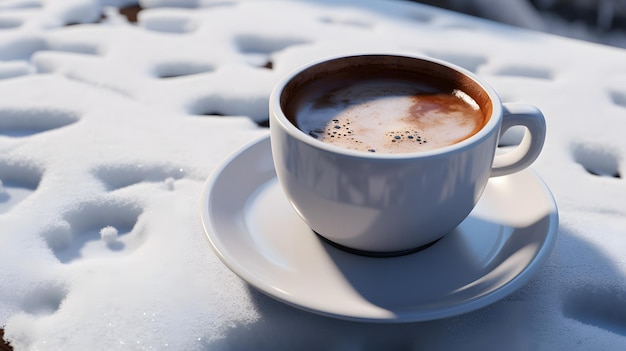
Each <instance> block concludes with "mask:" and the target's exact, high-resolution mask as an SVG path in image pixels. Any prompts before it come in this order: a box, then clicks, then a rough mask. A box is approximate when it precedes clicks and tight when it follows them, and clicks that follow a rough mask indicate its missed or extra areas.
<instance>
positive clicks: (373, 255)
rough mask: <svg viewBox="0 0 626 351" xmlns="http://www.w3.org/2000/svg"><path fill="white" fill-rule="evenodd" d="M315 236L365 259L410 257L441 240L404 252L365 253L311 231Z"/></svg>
mask: <svg viewBox="0 0 626 351" xmlns="http://www.w3.org/2000/svg"><path fill="white" fill-rule="evenodd" d="M313 232H314V233H315V234H317V236H318V237H319V238H320V239H322V241H324V242H326V243H328V244H329V245H331V246H333V247H335V248H337V249H339V250H341V251H345V252H347V253H351V254H355V255H360V256H367V257H378V258H386V257H398V256H405V255H410V254H414V253H416V252H419V251H422V250H425V249H427V248H429V247H431V246H433V245H434V244H435V243H437V242H438V241H439V240H441V238H439V239H437V240H435V241H432V242H430V243H428V244H425V245H422V246H419V247H415V248H411V249H406V250H399V251H382V252H380V251H366V250H359V249H354V248H351V247H347V246H343V245H341V244H337V243H336V242H334V241H332V240H330V239H327V238H325V237H324V236H323V235H320V234H319V233H317V232H315V231H313Z"/></svg>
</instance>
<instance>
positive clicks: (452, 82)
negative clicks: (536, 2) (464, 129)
mask: <svg viewBox="0 0 626 351" xmlns="http://www.w3.org/2000/svg"><path fill="white" fill-rule="evenodd" d="M387 78H390V79H392V80H393V79H400V80H402V82H403V83H408V84H409V85H410V84H413V83H415V85H416V86H422V85H424V84H425V85H426V86H428V87H430V86H435V87H436V89H440V90H441V92H443V93H448V94H455V95H458V94H457V93H458V92H461V94H463V96H461V98H463V99H467V98H468V97H469V100H471V104H475V105H477V106H478V108H479V109H480V111H481V113H482V118H483V122H481V123H482V124H481V125H480V126H479V127H478V128H477V130H476V131H474V134H472V135H469V136H467V137H465V138H461V139H459V140H458V141H456V142H454V143H452V144H451V145H446V146H442V147H437V148H434V149H430V150H426V151H409V152H399V153H387V152H371V151H374V150H355V149H351V148H349V147H345V146H342V145H336V144H332V143H327V142H325V141H324V140H320V138H319V137H314V136H311V135H309V134H310V132H307V130H306V129H304V128H302V127H301V126H300V124H301V123H303V122H299V120H298V118H299V117H298V113H299V112H298V111H299V109H300V108H301V107H302V106H304V105H303V104H307V103H309V105H311V103H313V105H315V104H321V103H322V102H323V103H328V101H326V100H328V96H327V95H328V94H332V93H333V92H335V91H337V89H341V87H342V86H347V87H358V86H359V85H360V84H370V85H371V84H376V82H377V79H381V80H382V81H385V80H386V79H387ZM372 82H373V83H372ZM342 84H343V85H342ZM427 89H428V88H427ZM315 91H321V93H319V94H321V95H319V94H318V95H319V96H322V97H323V99H322V98H320V97H319V96H317V97H314V95H312V94H313V93H312V92H315ZM437 91H438V92H439V90H437ZM324 94H326V95H324ZM359 94H361V95H363V94H362V93H357V94H356V95H355V96H357V97H359V98H360V95H359ZM368 94H369V93H368ZM366 95H367V94H366ZM382 95H384V94H382ZM324 96H325V97H324ZM311 99H318V100H316V101H313V102H311V101H307V100H311ZM349 99H350V95H349V94H344V95H343V96H341V98H340V100H341V101H342V103H348V102H349V101H346V100H349ZM346 106H347V105H346ZM269 109H270V137H271V148H272V156H273V160H274V165H275V169H276V173H277V177H278V180H279V182H280V184H281V187H282V189H283V191H284V193H285V194H286V196H287V199H288V200H289V202H290V203H291V205H292V206H293V208H294V209H295V211H296V212H297V213H298V215H299V216H300V217H301V218H302V219H303V220H304V221H305V222H306V223H307V224H308V226H309V227H310V228H311V229H312V230H313V231H314V232H315V233H317V234H318V235H320V236H321V237H322V238H324V239H326V240H328V241H329V242H330V243H332V244H334V245H336V246H339V247H341V248H343V249H346V250H348V251H355V252H357V253H362V254H369V255H381V256H386V255H398V254H403V253H408V252H413V251H415V250H418V249H420V248H423V247H426V246H428V245H430V244H432V243H434V242H436V241H437V240H438V239H440V238H442V237H443V236H445V235H446V234H447V233H449V232H451V231H452V230H453V229H454V228H455V227H456V226H457V225H459V224H460V223H461V222H462V221H463V220H464V219H465V218H466V217H467V216H468V215H469V213H470V212H471V211H472V209H473V208H474V206H475V205H476V203H477V202H478V200H479V198H480V196H481V194H482V192H483V190H484V188H485V186H486V184H487V181H488V180H489V178H490V177H496V176H503V175H507V174H510V173H513V172H517V171H520V170H522V169H524V168H526V167H528V166H529V165H530V164H531V163H532V162H534V160H535V159H536V158H537V157H538V155H539V154H540V152H541V149H542V147H543V143H544V139H545V134H546V124H545V120H544V117H543V115H542V113H541V112H540V111H539V110H538V109H537V108H535V107H533V106H531V105H526V104H506V103H504V104H503V103H502V102H501V100H500V98H499V97H498V95H497V94H496V92H495V91H494V89H493V88H492V87H490V86H489V85H488V84H486V83H485V82H484V81H483V80H481V79H480V78H478V77H476V76H475V75H474V74H472V73H471V72H469V71H467V70H465V69H463V68H460V67H457V66H455V65H453V64H451V63H448V62H445V61H441V60H437V59H433V58H428V57H421V56H413V55H404V54H403V55H395V54H366V55H352V56H342V57H333V58H329V59H325V60H323V61H318V62H313V63H310V64H308V65H306V66H304V67H302V68H300V69H298V70H296V71H295V72H293V73H291V74H289V75H287V76H286V77H285V78H284V79H282V80H281V81H280V82H279V83H278V84H277V85H276V86H275V88H274V90H273V91H272V94H271V97H270V102H269ZM357 114H358V113H357ZM357 117H359V116H357ZM386 124H387V123H386V122H380V123H379V124H377V125H378V127H376V128H380V129H381V131H383V132H384V131H385V128H387V125H386ZM513 126H523V127H525V128H526V133H525V135H524V138H523V139H522V142H521V143H520V144H519V145H518V146H517V147H515V148H514V149H513V150H512V151H510V152H508V153H504V154H497V155H496V149H497V147H498V140H499V137H500V136H501V135H502V134H503V133H504V132H505V131H506V130H507V129H509V128H510V127H513ZM407 133H408V131H407ZM397 137H398V136H396V138H397ZM402 137H404V136H402ZM413 140H415V139H413Z"/></svg>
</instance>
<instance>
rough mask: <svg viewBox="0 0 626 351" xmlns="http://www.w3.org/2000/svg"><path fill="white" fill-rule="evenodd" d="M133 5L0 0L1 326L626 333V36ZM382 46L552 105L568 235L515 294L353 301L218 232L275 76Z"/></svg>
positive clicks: (547, 151) (368, 6)
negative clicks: (207, 191)
mask: <svg viewBox="0 0 626 351" xmlns="http://www.w3.org/2000/svg"><path fill="white" fill-rule="evenodd" d="M131 4H133V2H132V1H122V0H119V1H113V0H108V1H107V0H71V1H66V0H57V1H46V2H43V1H32V0H11V1H5V2H3V3H2V4H0V9H1V11H0V78H1V79H0V96H2V99H0V180H1V181H2V183H1V184H2V186H1V187H0V325H4V329H5V339H7V340H9V341H10V342H11V344H12V345H13V346H14V348H15V349H16V350H86V349H89V350H127V349H131V350H161V349H172V350H232V349H256V350H259V349H260V350H265V349H267V350H276V349H300V348H302V347H309V348H313V349H342V350H343V349H355V350H360V349H381V348H387V349H423V348H427V349H458V348H459V347H461V346H462V347H464V348H465V349H469V350H473V349H498V348H500V349H508V350H527V349H538V350H555V349H556V350H589V349H594V350H613V349H619V348H621V347H623V346H622V345H624V343H625V342H626V327H625V326H624V319H623V316H624V315H626V283H624V282H625V281H626V279H624V278H625V276H626V259H625V258H624V255H623V252H624V251H625V250H626V229H625V228H626V202H624V198H626V184H625V183H624V178H625V177H626V165H625V163H624V159H625V157H626V151H625V150H626V138H624V137H623V131H624V130H625V128H626V118H625V117H626V65H625V64H624V62H626V51H624V50H622V49H617V48H612V47H608V46H601V45H597V44H591V43H587V42H582V41H575V40H571V39H564V38H560V37H555V36H551V35H546V34H540V33H536V32H532V31H527V30H520V29H516V28H512V27H506V26H503V25H499V24H495V23H491V22H484V21H481V20H478V19H476V18H472V17H465V16H462V15H459V14H455V13H451V12H447V11H443V10H440V9H435V8H431V7H426V6H422V5H419V4H414V3H408V2H402V1H376V0H366V1H358V2H356V1H354V2H350V1H317V2H311V1H285V0H268V1H245V0H241V1H236V0H221V1H217V0H202V1H180V2H177V1H172V0H145V1H142V2H141V4H142V6H143V7H144V8H146V10H144V11H142V12H140V14H139V22H138V23H137V24H133V23H129V22H128V21H127V20H126V19H125V18H124V17H123V16H121V15H119V14H118V13H117V11H116V10H115V9H113V8H112V6H125V5H131ZM101 13H105V14H106V17H105V18H104V19H103V20H102V21H101V22H100V23H97V24H90V23H91V22H94V21H96V20H98V19H99V18H100V14H101ZM72 23H85V24H81V25H73V26H65V25H66V24H72ZM368 51H369V52H371V51H394V52H412V53H421V54H426V55H431V56H435V57H438V58H441V59H445V60H449V61H451V62H453V63H456V64H458V65H461V66H464V67H466V68H468V69H470V70H472V71H474V72H476V73H477V74H478V75H480V76H481V77H483V78H484V79H485V80H487V81H488V82H490V83H491V84H492V85H493V86H494V87H495V88H496V90H497V91H498V92H499V93H500V94H501V96H502V98H503V100H505V101H522V102H527V103H532V104H535V105H536V106H538V107H539V108H541V109H542V110H543V111H544V113H545V115H546V118H547V124H548V138H547V141H546V146H545V148H544V151H543V153H542V155H541V156H540V158H539V159H538V160H537V161H536V162H535V164H534V165H533V168H534V169H535V170H536V171H537V172H538V173H539V174H540V175H541V176H542V177H543V178H544V180H545V181H546V183H547V184H548V185H549V187H550V188H551V190H552V191H553V193H554V195H555V197H556V199H557V202H558V205H559V212H560V223H561V224H560V229H559V239H558V242H557V245H556V247H555V249H554V251H553V253H552V255H551V257H550V258H549V260H548V262H547V264H546V265H545V266H544V268H543V269H542V270H541V272H540V273H539V274H538V275H537V277H536V278H535V279H533V280H532V281H531V282H530V283H529V284H527V285H526V286H525V287H523V288H522V289H520V290H518V291H517V292H515V293H514V294H512V295H510V296H509V297H508V298H506V299H504V300H502V301H500V302H497V303H495V304H494V305H492V306H489V307H487V308H484V309H481V310H479V311H475V312H472V313H468V314H465V315H462V316H458V317H454V318H449V319H444V320H437V321H431V322H423V323H409V324H402V325H386V324H385V325H382V324H360V323H354V322H346V321H339V320H333V319H329V318H326V317H320V316H316V315H313V314H310V313H307V312H303V311H299V310H296V309H294V308H292V307H287V306H285V305H283V304H281V303H280V302H276V301H274V300H272V299H270V298H268V297H265V296H263V295H261V294H260V293H258V292H257V291H255V290H253V289H251V288H249V287H248V286H247V285H246V284H245V283H244V282H242V281H241V280H240V279H239V278H237V277H236V276H235V275H234V274H233V273H232V272H230V271H229V270H228V268H226V267H225V266H224V265H223V264H222V263H221V261H220V260H219V259H218V258H217V256H216V255H215V254H214V253H213V252H212V251H211V249H210V247H209V245H208V243H207V240H206V238H205V234H204V232H203V229H202V226H201V223H200V219H199V208H200V199H199V196H200V191H201V188H202V185H203V182H204V181H205V179H206V177H207V176H208V175H209V174H210V172H211V171H212V170H213V169H214V168H215V167H216V166H217V164H218V163H219V162H220V161H221V160H223V159H224V158H225V157H226V156H227V155H228V154H229V153H231V152H233V151H234V150H236V149H237V148H239V147H241V146H242V145H244V144H246V143H247V142H249V141H250V140H253V139H255V138H257V137H260V136H262V135H266V134H267V130H266V129H265V128H262V127H259V126H258V124H257V123H256V122H263V121H264V120H265V119H267V101H268V97H269V93H270V90H271V88H272V87H273V85H274V84H275V83H276V82H277V81H278V79H280V78H281V77H282V76H283V75H285V74H286V73H287V72H289V71H291V70H293V69H294V68H296V67H298V66H300V65H302V64H304V63H306V62H308V61H310V60H312V59H317V58H321V57H325V56H329V55H334V54H338V53H353V52H368ZM513 139H515V138H514V137H513Z"/></svg>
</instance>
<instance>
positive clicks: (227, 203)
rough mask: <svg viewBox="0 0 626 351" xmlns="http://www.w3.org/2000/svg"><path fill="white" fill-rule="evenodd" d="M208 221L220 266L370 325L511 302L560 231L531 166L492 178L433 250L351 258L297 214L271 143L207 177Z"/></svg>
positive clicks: (288, 299) (286, 296) (247, 150)
mask: <svg viewBox="0 0 626 351" xmlns="http://www.w3.org/2000/svg"><path fill="white" fill-rule="evenodd" d="M202 221H203V223H204V228H205V230H206V233H207V236H208V238H209V241H210V242H211V244H212V246H213V249H214V250H215V252H216V253H217V254H218V256H219V257H220V258H221V260H222V261H223V262H224V263H225V264H226V265H227V266H228V267H229V268H230V269H231V270H232V271H233V272H235V273H236V274H237V275H239V276H240V277H241V278H243V279H244V280H245V281H246V282H248V283H249V284H251V285H252V286H254V287H255V288H257V289H259V290H261V291H262V292H264V293H266V294H268V295H269V296H272V297H274V298H276V299H278V300H280V301H283V302H285V303H288V304H290V305H293V306H296V307H298V308H301V309H304V310H308V311H311V312H315V313H319V314H322V315H327V316H332V317H337V318H343V319H350V320H358V321H372V322H414V321H423V320H431V319H437V318H444V317H449V316H453V315H458V314H461V313H465V312H469V311H472V310H476V309H478V308H481V307H484V306H486V305H488V304H491V303H493V302H495V301H497V300H499V299H501V298H503V297H505V296H506V295H508V294H510V293H511V292H513V291H515V290H516V289H518V288H519V287H521V286H522V285H523V284H524V283H526V282H527V281H528V280H529V279H530V278H531V277H532V276H533V275H534V274H535V273H536V272H537V271H538V270H539V269H540V267H541V266H542V264H543V263H544V262H545V261H546V259H547V257H548V255H549V254H550V252H551V250H552V247H553V246H554V243H555V241H556V237H557V228H558V214H557V208H556V204H555V201H554V199H553V197H552V194H551V193H550V190H549V189H548V188H547V186H546V185H545V184H544V183H543V182H542V181H541V179H540V178H539V176H537V175H536V174H535V173H534V172H532V171H530V170H526V171H523V172H519V173H517V174H514V175H511V176H506V177H498V178H492V179H491V180H490V181H489V184H488V185H487V189H486V190H485V192H484V195H483V196H482V198H481V200H480V202H479V203H478V205H477V206H476V208H475V209H474V211H473V212H472V213H471V215H470V216H469V217H468V218H467V219H466V220H465V221H464V222H463V223H462V224H461V225H460V226H459V227H458V228H457V229H455V230H454V231H453V232H451V233H450V234H448V235H446V236H445V237H444V238H443V239H441V240H440V241H438V242H437V243H435V244H434V245H433V246H431V247H430V248H427V249H425V250H423V251H420V252H417V253H414V254H411V255H406V256H400V257H393V258H375V257H365V256H358V255H354V254H350V253H347V252H344V251H341V250H339V249H336V248H335V247H333V246H331V245H329V244H327V243H324V242H323V241H322V240H320V239H319V238H318V237H317V236H316V234H314V233H313V232H312V231H311V230H310V229H309V228H308V227H307V226H306V225H305V224H304V222H303V221H302V220H301V219H300V218H299V217H298V215H297V214H296V213H295V211H294V210H293V209H292V208H291V206H290V205H289V203H288V201H287V199H286V198H285V196H284V194H283V192H282V190H281V188H280V185H279V184H278V181H277V179H276V174H275V172H274V165H273V162H272V155H271V151H270V143H269V138H267V137H266V138H263V139H260V140H257V141H255V142H253V143H251V144H250V145H248V146H246V147H244V148H242V149H241V150H239V151H238V152H237V153H235V154H234V155H233V156H231V157H230V158H229V159H227V160H226V161H225V162H224V163H223V164H222V165H221V166H220V167H218V168H217V170H216V171H215V172H214V173H213V175H212V176H211V177H210V178H209V180H208V181H207V183H206V184H205V187H204V191H203V197H202Z"/></svg>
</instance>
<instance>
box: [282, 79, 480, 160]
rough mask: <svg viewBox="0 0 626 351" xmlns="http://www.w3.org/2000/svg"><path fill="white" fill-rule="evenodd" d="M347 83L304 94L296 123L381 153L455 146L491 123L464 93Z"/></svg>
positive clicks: (332, 140)
mask: <svg viewBox="0 0 626 351" xmlns="http://www.w3.org/2000/svg"><path fill="white" fill-rule="evenodd" d="M344 78H345V79H344V80H343V81H340V80H336V79H335V80H333V79H331V78H329V80H328V82H325V83H324V82H322V83H321V84H320V83H318V84H317V86H313V87H309V88H308V89H303V91H305V92H304V93H303V94H301V95H300V97H299V99H298V100H299V102H298V104H297V106H296V107H295V108H294V110H293V112H294V116H293V117H292V122H293V123H294V124H295V125H296V126H297V127H298V128H299V129H300V130H302V131H303V132H305V133H307V134H309V135H310V136H312V137H314V138H317V139H319V140H321V141H323V142H325V143H328V144H332V145H336V146H340V147H344V148H348V149H353V150H361V151H369V152H381V153H407V152H416V151H427V150H432V149H436V148H441V147H444V146H447V145H452V144H454V143H457V142H460V141H462V140H465V139H467V138H469V137H471V136H472V135H474V134H476V133H477V132H478V131H479V130H480V129H481V128H482V127H483V126H484V124H485V123H486V117H485V113H484V111H481V108H480V106H479V105H478V103H477V102H476V101H475V100H474V99H472V97H470V96H469V95H468V94H467V93H465V92H464V91H462V90H460V89H455V88H450V87H445V88H441V87H438V86H436V85H435V84H429V83H428V82H423V81H415V80H413V79H405V78H402V77H391V78H388V77H372V78H356V77H352V78H350V77H344Z"/></svg>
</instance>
